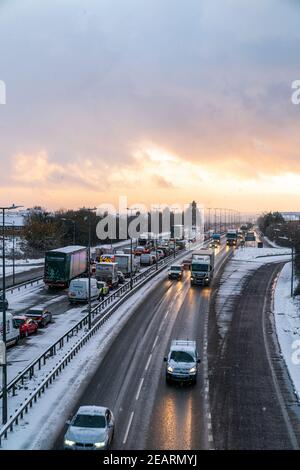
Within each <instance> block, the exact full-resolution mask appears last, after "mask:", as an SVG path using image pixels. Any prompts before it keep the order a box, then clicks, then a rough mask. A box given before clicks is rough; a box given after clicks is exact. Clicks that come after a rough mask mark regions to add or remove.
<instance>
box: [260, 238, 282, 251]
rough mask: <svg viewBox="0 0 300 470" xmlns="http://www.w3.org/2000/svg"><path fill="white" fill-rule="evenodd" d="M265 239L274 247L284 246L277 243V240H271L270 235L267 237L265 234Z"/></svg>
mask: <svg viewBox="0 0 300 470" xmlns="http://www.w3.org/2000/svg"><path fill="white" fill-rule="evenodd" d="M264 240H266V242H267V243H269V245H271V246H273V247H274V248H282V246H280V245H277V243H276V242H273V241H272V240H270V239H269V238H268V237H265V236H264Z"/></svg>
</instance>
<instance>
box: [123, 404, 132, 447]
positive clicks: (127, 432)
mask: <svg viewBox="0 0 300 470" xmlns="http://www.w3.org/2000/svg"><path fill="white" fill-rule="evenodd" d="M133 415H134V411H132V412H131V415H130V418H129V422H128V426H127V429H126V433H125V436H124V440H123V444H126V441H127V437H128V434H129V430H130V426H131V423H132V420H133Z"/></svg>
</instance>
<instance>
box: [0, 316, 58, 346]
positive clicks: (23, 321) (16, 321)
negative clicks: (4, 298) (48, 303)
mask: <svg viewBox="0 0 300 470" xmlns="http://www.w3.org/2000/svg"><path fill="white" fill-rule="evenodd" d="M51 322H52V313H51V312H50V311H49V310H48V308H47V307H34V308H31V309H29V310H28V311H27V312H26V313H25V314H24V315H12V313H10V312H6V325H5V326H6V346H7V347H9V346H13V345H17V344H18V342H19V340H20V339H21V338H23V337H27V336H29V335H32V334H36V333H37V331H38V329H39V328H45V326H46V325H47V324H48V323H51ZM2 335H3V318H2V316H0V337H2Z"/></svg>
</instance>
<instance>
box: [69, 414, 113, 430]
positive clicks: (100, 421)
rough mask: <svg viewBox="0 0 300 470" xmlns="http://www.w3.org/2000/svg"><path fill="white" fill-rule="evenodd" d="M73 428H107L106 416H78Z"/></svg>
mask: <svg viewBox="0 0 300 470" xmlns="http://www.w3.org/2000/svg"><path fill="white" fill-rule="evenodd" d="M72 426H77V427H79V428H105V427H106V422H105V417H104V416H99V415H77V416H76V418H75V420H74V422H73V424H72Z"/></svg>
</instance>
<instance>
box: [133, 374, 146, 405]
mask: <svg viewBox="0 0 300 470" xmlns="http://www.w3.org/2000/svg"><path fill="white" fill-rule="evenodd" d="M143 382H144V377H143V378H142V379H141V381H140V385H139V388H138V391H137V394H136V397H135V399H136V400H138V399H139V396H140V393H141V389H142V386H143Z"/></svg>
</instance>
